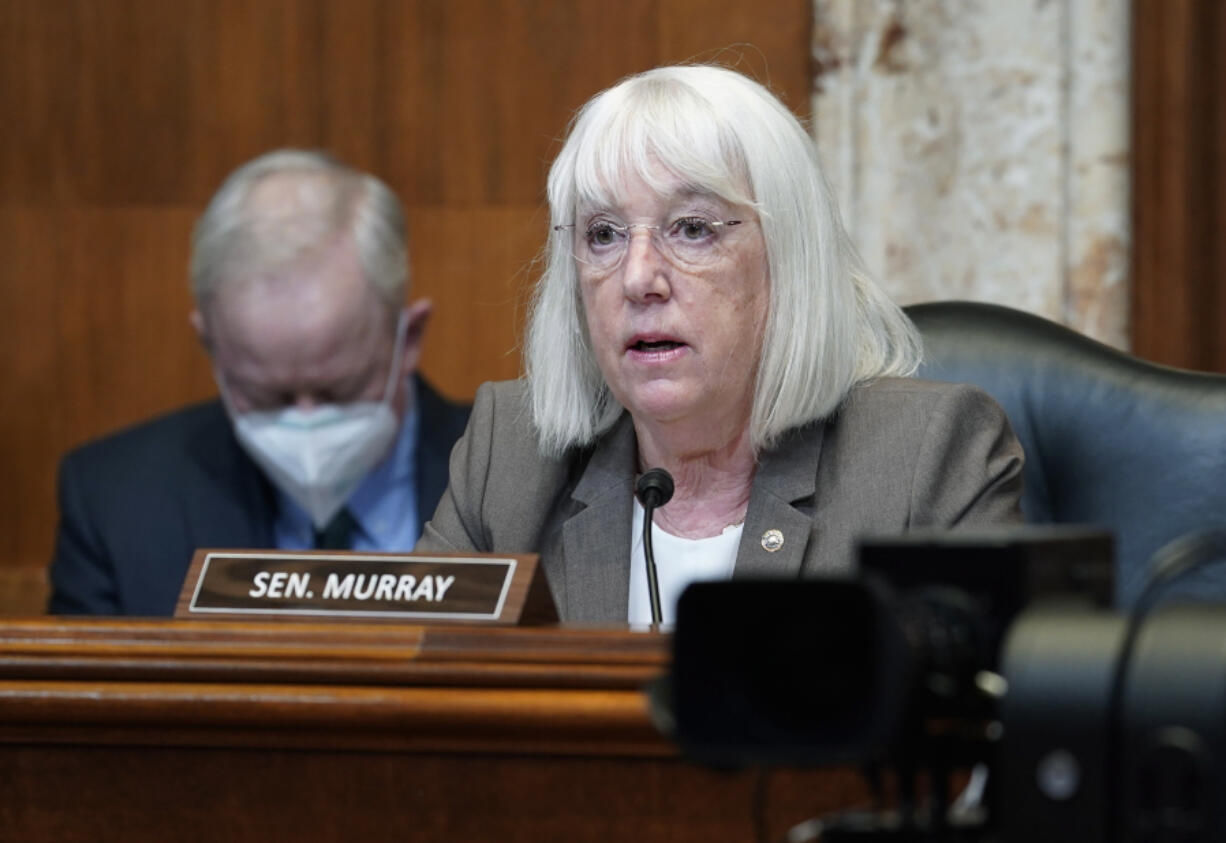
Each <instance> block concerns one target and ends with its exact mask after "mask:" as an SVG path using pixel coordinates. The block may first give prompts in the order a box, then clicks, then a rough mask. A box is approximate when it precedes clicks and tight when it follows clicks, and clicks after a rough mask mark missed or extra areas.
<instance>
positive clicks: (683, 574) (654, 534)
mask: <svg viewBox="0 0 1226 843" xmlns="http://www.w3.org/2000/svg"><path fill="white" fill-rule="evenodd" d="M643 517H644V515H643V505H642V504H641V503H639V502H638V500H637V499H636V500H635V502H634V518H633V519H631V521H632V524H631V530H632V531H633V532H632V533H631V535H630V610H629V612H628V613H627V620H629V621H630V623H632V624H635V625H639V624H642V625H649V624H650V623H651V597H650V596H649V595H648V593H647V555H646V551H644V550H643ZM744 529H745V524H744V523H743V522H742V523H740V524H734V525H732V526H729V527H725V528H724V531H723V532H722V533H720V534H719V535H718V536H711V537H710V538H706V539H683V538H681V537H680V536H674V535H673V534H672V533H666V532H664V531H663V530H661V529H660V526H659V525H658V524H656V523H655V521H654V520H653V521H652V524H651V548H652V550H653V551H654V552H655V557H656V578H657V580H658V581H659V585H660V616H661V620H662V622H663V624H665V625H668V626H671V625H672V624H673V623H674V622H675V620H676V618H677V600H678V599H679V598H680V597H681V592H682V591H684V590H685V587H686V586H687V585H689V584H690V583H692V582H700V581H708V580H727V579H731V578H732V568H733V566H735V565H736V549H737V547H738V546H740V544H741V533H742V532H744Z"/></svg>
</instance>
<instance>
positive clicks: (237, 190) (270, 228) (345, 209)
mask: <svg viewBox="0 0 1226 843" xmlns="http://www.w3.org/2000/svg"><path fill="white" fill-rule="evenodd" d="M279 176H286V177H288V178H287V183H288V186H287V187H286V189H285V190H282V191H280V192H278V193H277V194H276V195H275V196H274V197H272V198H268V197H263V196H261V194H260V193H259V191H258V188H259V187H260V185H261V184H263V183H264V182H265V180H266V179H270V178H273V177H279ZM346 234H349V235H352V236H353V238H354V242H355V243H356V244H357V250H358V257H359V260H360V261H361V263H362V271H363V274H364V275H365V276H366V280H367V281H368V282H369V283H370V284H371V285H372V286H373V287H374V289H375V290H376V291H377V292H378V293H379V295H380V297H381V298H383V299H384V300H386V302H387V304H388V306H389V308H395V309H399V308H400V306H401V304H402V302H403V301H404V294H405V287H406V286H407V284H408V280H409V269H408V247H407V245H406V243H405V224H404V210H403V209H402V208H401V206H400V200H399V199H397V198H396V194H394V193H393V192H392V191H391V189H390V188H388V186H387V185H385V184H384V183H383V182H381V181H380V180H379V179H377V178H375V177H374V176H371V175H368V174H366V173H361V172H358V171H357V170H354V169H352V168H351V167H348V166H346V165H345V164H343V163H341V162H340V161H338V160H337V159H335V158H333V157H332V156H331V155H328V154H327V153H325V152H317V151H311V150H299V149H278V150H274V151H272V152H268V153H265V154H264V155H261V156H259V157H258V158H254V159H252V160H251V161H248V162H247V163H246V164H244V165H242V166H241V167H239V168H238V169H237V170H235V171H234V172H233V173H231V174H230V175H229V176H227V177H226V180H225V181H224V182H222V185H221V187H220V188H218V190H217V193H215V194H214V195H213V198H212V199H211V200H209V204H208V206H207V207H206V208H205V209H204V213H203V214H202V215H201V217H200V219H199V221H197V223H196V228H195V230H194V231H193V233H192V257H191V281H192V294H193V295H194V296H195V297H196V301H197V303H202V302H204V301H205V300H207V299H208V298H209V297H210V296H211V295H212V294H213V293H215V292H216V291H217V288H218V287H219V286H220V285H221V284H223V283H226V282H227V281H231V280H234V279H236V278H239V277H249V276H251V275H253V274H256V273H260V272H263V271H267V270H272V269H276V268H279V267H281V266H284V265H286V264H288V263H290V262H292V261H295V260H297V259H299V258H301V257H303V256H305V255H309V254H312V253H313V252H314V251H316V250H318V249H321V248H324V247H325V246H327V245H328V244H329V243H331V242H333V241H334V240H335V239H336V238H337V237H339V236H342V235H346Z"/></svg>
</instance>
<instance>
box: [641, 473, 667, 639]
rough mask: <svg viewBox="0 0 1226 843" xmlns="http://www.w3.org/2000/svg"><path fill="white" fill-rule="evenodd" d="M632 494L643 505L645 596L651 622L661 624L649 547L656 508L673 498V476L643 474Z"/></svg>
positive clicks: (653, 555)
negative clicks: (647, 601) (648, 604)
mask: <svg viewBox="0 0 1226 843" xmlns="http://www.w3.org/2000/svg"><path fill="white" fill-rule="evenodd" d="M634 494H635V495H636V496H637V497H638V499H639V503H641V504H642V505H643V555H644V556H645V557H646V558H647V594H648V596H649V597H650V598H651V622H652V624H654V625H655V626H659V625H660V623H661V613H660V583H659V578H658V577H657V576H656V555H655V553H654V552H653V550H652V547H651V521H652V516H653V515H654V514H655V511H656V507H659V506H664V504H666V503H668V502H669V501H670V500H672V497H673V476H672V475H671V474H669V473H668V472H667V471H665V470H664V469H662V468H651V469H648V470H647V471H645V472H643V475H642V476H641V477H639V479H638V482H637V483H635V484H634Z"/></svg>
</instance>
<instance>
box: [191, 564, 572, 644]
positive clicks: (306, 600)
mask: <svg viewBox="0 0 1226 843" xmlns="http://www.w3.org/2000/svg"><path fill="white" fill-rule="evenodd" d="M175 617H176V618H197V619H218V620H220V619H227V618H228V619H242V620H259V619H261V618H265V619H269V620H273V619H275V620H281V621H284V620H304V621H321V620H344V621H362V622H366V621H393V622H396V623H412V624H423V623H466V624H473V623H476V624H496V625H500V626H515V625H531V624H550V623H557V621H558V611H557V608H556V607H555V606H554V603H553V597H552V595H551V594H550V592H549V586H548V584H547V583H546V582H545V574H544V572H543V571H542V570H540V565H539V560H538V557H537V556H536V554H479V553H359V552H349V551H330V550H324V551H320V550H305V551H289V550H284V551H283V550H218V549H201V550H197V551H196V555H195V557H194V558H193V559H192V564H191V567H190V568H189V569H188V572H187V578H186V580H184V583H183V590H182V591H181V592H180V594H179V603H178V605H177V607H176V608H175Z"/></svg>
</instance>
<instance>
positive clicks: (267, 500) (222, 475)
mask: <svg viewBox="0 0 1226 843" xmlns="http://www.w3.org/2000/svg"><path fill="white" fill-rule="evenodd" d="M218 406H219V408H220V405H218ZM189 456H190V459H191V461H192V463H193V464H194V467H195V471H194V472H193V474H194V475H195V478H196V479H195V480H194V482H190V483H186V484H185V491H184V499H185V509H186V512H185V520H186V523H187V527H188V536H189V540H190V542H191V544H192V545H193V546H194V547H196V548H200V547H259V548H266V547H272V546H273V534H272V522H273V514H274V507H275V504H274V501H273V492H272V487H271V486H270V485H269V483H268V481H267V480H265V479H264V475H263V474H261V473H260V470H259V469H258V468H257V467H256V465H255V463H253V462H252V461H251V458H250V457H248V456H247V454H246V452H244V451H243V449H242V447H241V446H240V445H239V444H238V440H236V439H235V438H234V432H233V430H232V428H231V427H230V420H229V418H227V417H226V415H225V412H224V411H220V409H219V412H218V418H217V420H216V421H215V422H214V423H212V424H210V425H209V426H207V427H206V428H204V429H203V430H202V431H201V433H200V435H199V436H197V437H196V438H195V439H194V440H192V442H191V443H190V445H189Z"/></svg>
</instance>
